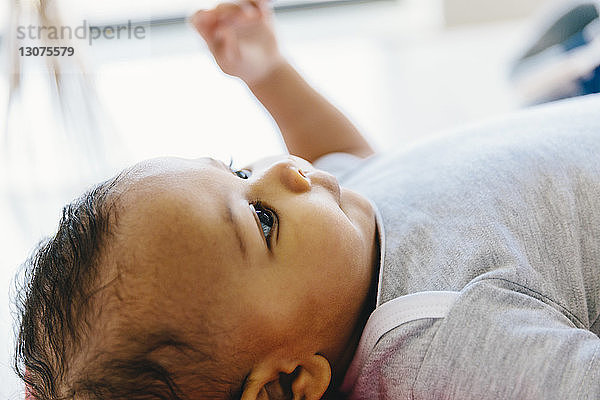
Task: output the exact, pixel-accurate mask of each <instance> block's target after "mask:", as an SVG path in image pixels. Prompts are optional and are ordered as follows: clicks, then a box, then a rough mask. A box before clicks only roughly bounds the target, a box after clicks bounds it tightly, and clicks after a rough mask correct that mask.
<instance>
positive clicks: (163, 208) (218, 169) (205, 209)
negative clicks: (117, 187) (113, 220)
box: [119, 158, 230, 252]
mask: <svg viewBox="0 0 600 400" xmlns="http://www.w3.org/2000/svg"><path fill="white" fill-rule="evenodd" d="M225 168H227V167H226V166H224V165H223V164H222V163H220V162H218V161H215V160H213V159H209V158H205V159H197V160H186V159H176V158H163V159H153V160H149V161H144V162H142V163H139V164H136V165H135V166H134V167H132V168H131V169H130V170H129V171H127V172H126V173H125V174H124V175H123V184H124V185H125V190H124V191H123V195H122V196H121V202H120V203H121V204H120V209H121V211H120V212H119V214H120V215H119V231H121V232H122V233H123V236H124V237H125V238H136V241H137V243H139V244H138V246H141V245H144V246H145V247H148V248H151V249H153V250H158V249H162V250H163V251H171V252H172V251H174V250H172V249H170V250H169V249H167V247H173V246H175V245H177V244H180V245H181V246H182V247H184V246H187V248H190V247H191V246H195V245H196V244H197V243H211V242H215V241H221V242H223V243H226V242H227V240H226V239H227V235H228V234H229V233H230V232H229V231H227V226H225V224H224V222H226V220H227V218H228V217H227V215H228V214H227V206H226V205H227V201H228V198H229V197H228V196H229V194H228V193H227V189H226V185H223V182H222V181H223V179H225V177H226V176H228V174H229V173H228V172H227V170H226V169H225ZM224 246H226V244H220V245H219V246H218V247H219V248H222V247H224ZM206 249H210V247H209V246H202V248H200V249H199V250H202V251H204V252H206Z"/></svg>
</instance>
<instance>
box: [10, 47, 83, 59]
mask: <svg viewBox="0 0 600 400" xmlns="http://www.w3.org/2000/svg"><path fill="white" fill-rule="evenodd" d="M19 54H20V55H21V57H65V56H66V57H71V56H72V55H73V54H75V49H74V48H73V47H70V46H39V47H38V46H34V47H19Z"/></svg>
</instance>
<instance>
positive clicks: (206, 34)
mask: <svg viewBox="0 0 600 400" xmlns="http://www.w3.org/2000/svg"><path fill="white" fill-rule="evenodd" d="M190 22H191V23H192V25H193V26H194V28H196V30H197V31H198V33H200V35H201V36H202V38H203V39H204V40H205V41H206V42H207V43H209V44H210V43H211V42H212V40H213V34H214V30H215V27H216V25H217V17H216V16H215V15H214V13H212V12H211V11H208V10H199V11H196V13H194V15H192V17H191V18H190Z"/></svg>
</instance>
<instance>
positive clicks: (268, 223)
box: [253, 203, 277, 248]
mask: <svg viewBox="0 0 600 400" xmlns="http://www.w3.org/2000/svg"><path fill="white" fill-rule="evenodd" d="M253 206H254V211H255V212H256V216H257V217H258V220H259V221H260V226H261V228H262V232H263V235H264V236H265V239H266V240H267V245H268V246H269V248H271V232H272V231H273V228H274V227H275V224H276V223H277V216H276V215H275V213H274V212H273V211H272V210H270V209H268V208H266V207H264V206H263V205H262V204H260V203H255V204H254V205H253Z"/></svg>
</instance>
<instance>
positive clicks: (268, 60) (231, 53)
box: [191, 0, 283, 86]
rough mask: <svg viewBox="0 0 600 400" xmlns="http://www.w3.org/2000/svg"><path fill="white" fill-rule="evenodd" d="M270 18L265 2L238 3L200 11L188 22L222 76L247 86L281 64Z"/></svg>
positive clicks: (249, 0) (266, 0)
mask: <svg viewBox="0 0 600 400" xmlns="http://www.w3.org/2000/svg"><path fill="white" fill-rule="evenodd" d="M271 16H272V15H271V9H270V6H269V4H268V0H241V1H240V2H239V3H223V4H219V5H218V6H217V7H215V8H214V9H212V10H200V11H198V12H196V13H195V14H194V15H193V17H192V20H191V21H192V24H193V25H194V27H195V28H196V30H198V32H199V33H200V35H202V37H203V38H204V40H205V41H206V43H207V44H208V47H209V49H210V51H211V52H212V54H213V56H214V57H215V60H216V61H217V64H219V67H221V69H222V70H223V72H225V73H227V74H229V75H234V76H237V77H239V78H241V79H242V80H243V81H244V82H246V84H248V85H249V86H250V85H252V84H255V83H258V82H260V81H261V80H263V79H264V78H266V77H267V76H268V75H269V73H270V72H271V71H273V70H274V69H275V68H276V67H277V66H279V65H280V64H281V63H283V58H282V56H281V54H280V53H279V49H278V47H277V41H276V39H275V34H274V31H273V25H272V21H271Z"/></svg>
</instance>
